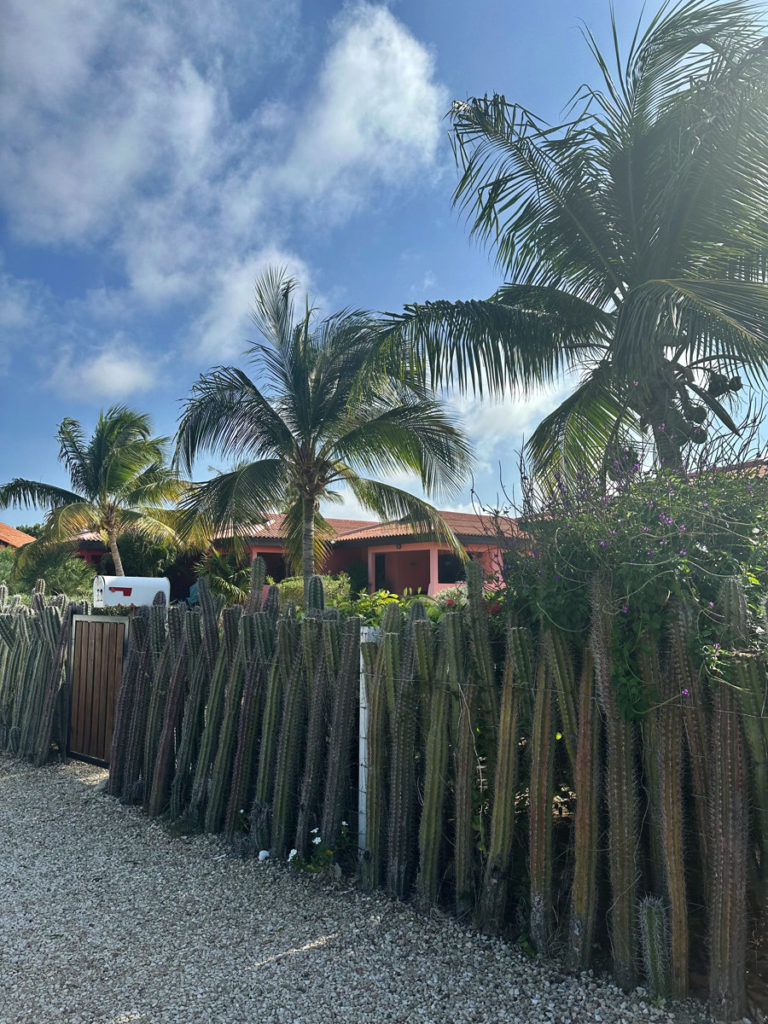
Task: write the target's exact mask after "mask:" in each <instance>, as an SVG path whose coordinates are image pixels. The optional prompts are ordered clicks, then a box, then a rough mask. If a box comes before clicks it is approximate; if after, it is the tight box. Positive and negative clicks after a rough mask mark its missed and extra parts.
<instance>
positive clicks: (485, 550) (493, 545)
mask: <svg viewBox="0 0 768 1024" xmlns="http://www.w3.org/2000/svg"><path fill="white" fill-rule="evenodd" d="M440 515H441V516H442V517H443V519H444V520H445V522H446V523H447V524H448V526H449V527H450V528H451V529H452V530H453V532H454V533H455V534H456V536H457V537H458V539H459V540H460V541H461V544H462V546H463V547H464V550H465V551H466V553H467V554H468V556H469V557H470V558H471V559H473V560H474V561H477V562H480V563H481V564H482V566H483V568H484V570H485V574H486V577H488V578H492V577H494V576H496V575H497V574H498V573H499V572H500V570H501V567H502V555H503V549H504V546H505V544H506V543H508V542H509V541H510V540H511V539H512V538H513V537H516V536H518V535H519V530H518V528H517V524H516V523H515V521H514V520H513V519H509V518H506V517H503V518H499V519H496V518H494V517H493V516H487V515H478V514H477V513H474V512H441V513H440ZM283 522H284V517H283V516H282V515H276V516H273V517H271V518H270V519H269V520H267V522H266V523H264V524H262V525H260V526H257V527H254V528H253V530H252V531H248V532H247V535H245V536H243V541H244V543H245V545H246V547H247V549H248V551H249V555H250V558H251V560H253V559H254V558H255V557H256V556H257V555H261V557H262V558H263V559H264V561H265V562H266V565H267V573H268V575H269V576H271V577H272V578H273V579H274V580H275V581H279V580H281V579H283V578H284V576H285V575H286V574H287V569H286V564H285V559H284V556H283V544H282V538H283V533H282V528H283ZM327 522H328V524H329V525H330V527H331V529H332V530H333V537H332V538H331V539H330V541H329V544H330V552H329V554H328V558H327V560H326V563H325V565H324V566H323V567H322V571H323V572H324V573H329V574H331V575H333V574H335V573H339V572H350V570H351V569H352V567H353V566H355V567H358V568H362V569H363V572H364V574H365V573H367V578H368V589H369V590H370V591H374V590H382V589H383V590H390V591H392V592H393V593H396V594H402V593H403V592H404V591H406V590H409V591H411V592H412V593H419V592H421V593H423V594H428V595H430V596H434V595H435V594H437V593H439V591H441V590H445V589H446V588H447V587H451V586H455V585H456V584H457V583H459V582H461V580H463V578H464V567H463V563H462V561H461V559H460V558H458V557H457V556H456V554H455V553H454V552H453V551H452V549H451V548H450V547H449V546H448V545H447V544H446V543H445V542H442V541H438V540H436V539H434V537H431V536H424V535H417V534H416V533H415V532H414V530H413V527H412V526H410V524H409V523H407V522H403V521H396V522H389V523H376V522H373V523H372V522H361V521H357V520H351V519H328V520H327Z"/></svg>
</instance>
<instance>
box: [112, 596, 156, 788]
mask: <svg viewBox="0 0 768 1024" xmlns="http://www.w3.org/2000/svg"><path fill="white" fill-rule="evenodd" d="M164 630H165V605H164V603H163V604H161V603H157V604H153V605H152V607H151V608H150V610H149V620H148V624H147V633H146V638H145V640H144V645H143V647H142V649H141V654H140V656H139V660H138V665H137V671H136V688H135V692H134V701H133V707H132V708H131V721H130V724H129V726H128V742H127V744H126V748H125V757H124V759H123V784H122V786H121V787H120V799H121V800H122V801H123V802H124V803H135V802H136V801H138V800H141V795H142V780H141V766H142V764H143V760H144V739H145V736H146V726H147V713H148V711H149V698H150V687H151V680H152V675H153V672H154V667H155V661H156V653H155V652H156V651H157V645H158V644H159V643H160V642H161V638H162V636H163V633H164ZM157 656H159V654H158V655H157Z"/></svg>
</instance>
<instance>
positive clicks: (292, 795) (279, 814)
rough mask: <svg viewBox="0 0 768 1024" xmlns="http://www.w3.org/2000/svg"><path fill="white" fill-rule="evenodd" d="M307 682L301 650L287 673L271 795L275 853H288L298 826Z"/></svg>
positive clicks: (283, 854)
mask: <svg viewBox="0 0 768 1024" xmlns="http://www.w3.org/2000/svg"><path fill="white" fill-rule="evenodd" d="M306 717H307V682H306V676H305V672H304V665H303V656H302V655H301V654H299V655H298V656H297V657H296V660H295V662H294V667H293V671H292V672H291V674H290V676H289V677H288V685H287V686H286V689H285V700H284V703H283V720H282V723H281V726H280V742H279V743H278V746H277V767H276V770H275V790H274V795H273V797H272V856H273V857H285V856H286V855H287V853H288V849H289V845H290V841H291V837H292V836H293V831H294V829H295V827H296V810H297V807H296V804H297V800H296V796H297V792H296V790H297V782H298V778H299V770H300V765H301V759H302V755H303V753H304V744H305V741H306Z"/></svg>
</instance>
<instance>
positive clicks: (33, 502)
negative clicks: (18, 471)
mask: <svg viewBox="0 0 768 1024" xmlns="http://www.w3.org/2000/svg"><path fill="white" fill-rule="evenodd" d="M83 500H84V499H83V498H82V497H81V495H79V494H76V493H75V492H74V491H67V490H65V488H63V487H55V486H54V485H53V484H43V483H38V482H37V481H35V480H23V479H22V478H21V477H17V478H16V479H15V480H11V481H9V482H8V483H7V484H2V485H0V508H8V507H9V506H14V507H15V508H33V507H34V506H38V507H40V508H46V507H47V506H49V505H50V506H51V507H53V508H57V507H59V506H61V505H67V504H69V503H70V502H81V501H83Z"/></svg>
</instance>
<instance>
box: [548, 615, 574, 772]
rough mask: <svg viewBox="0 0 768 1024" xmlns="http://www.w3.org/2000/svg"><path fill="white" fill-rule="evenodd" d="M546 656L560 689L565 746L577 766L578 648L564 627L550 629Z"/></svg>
mask: <svg viewBox="0 0 768 1024" xmlns="http://www.w3.org/2000/svg"><path fill="white" fill-rule="evenodd" d="M546 656H547V660H548V662H549V673H550V676H551V678H552V680H553V682H554V684H555V689H556V690H557V704H558V707H559V708H560V721H561V722H562V726H563V739H564V741H565V749H566V750H567V751H568V760H569V761H570V762H571V768H572V769H573V768H574V766H575V764H576V739H577V735H578V731H579V724H578V716H577V714H576V698H577V693H576V673H575V670H574V651H573V650H572V648H571V645H570V644H569V643H568V639H567V637H566V635H565V633H563V631H562V630H560V629H550V630H548V631H547V635H546Z"/></svg>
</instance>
